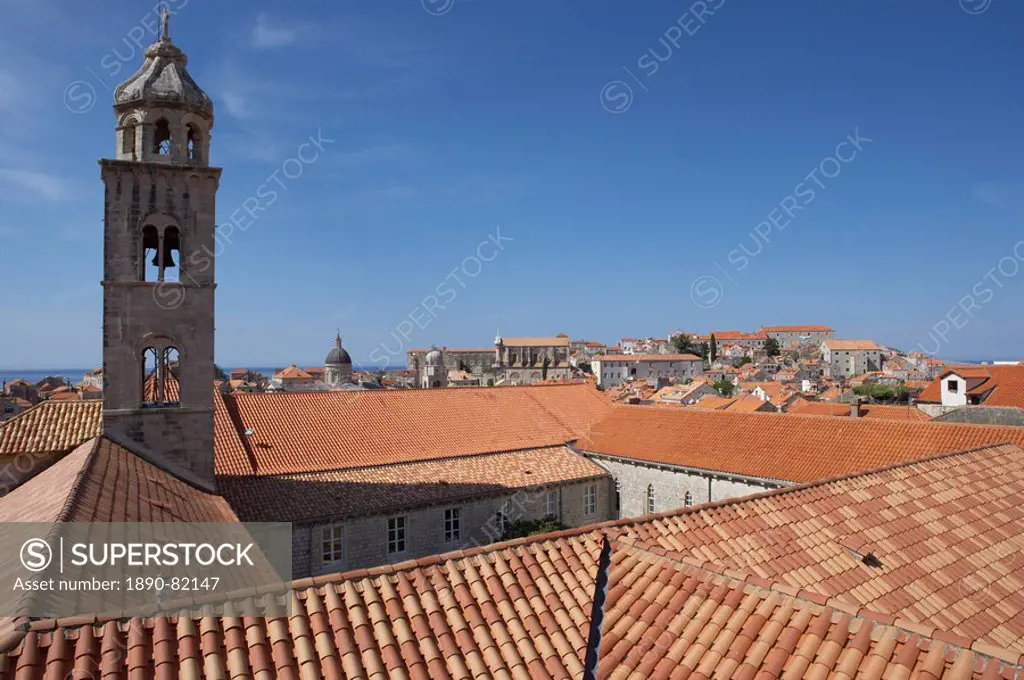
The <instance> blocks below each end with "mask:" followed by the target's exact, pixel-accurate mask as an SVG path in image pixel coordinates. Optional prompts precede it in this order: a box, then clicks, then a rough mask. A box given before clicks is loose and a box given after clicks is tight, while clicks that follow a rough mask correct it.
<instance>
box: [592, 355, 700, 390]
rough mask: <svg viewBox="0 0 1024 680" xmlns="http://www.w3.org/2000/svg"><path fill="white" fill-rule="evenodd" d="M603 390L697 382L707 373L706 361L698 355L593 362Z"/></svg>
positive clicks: (611, 358)
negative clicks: (629, 384)
mask: <svg viewBox="0 0 1024 680" xmlns="http://www.w3.org/2000/svg"><path fill="white" fill-rule="evenodd" d="M591 366H592V368H593V371H594V375H595V376H596V377H597V384H598V386H599V387H605V388H607V387H615V386H616V385H621V384H622V383H624V382H627V381H629V380H648V381H650V382H652V383H658V382H666V383H667V381H668V380H670V379H672V378H677V379H683V380H685V379H687V378H690V379H692V378H696V377H697V376H699V375H701V374H702V373H703V372H704V360H703V359H701V358H700V357H699V356H696V355H694V354H613V355H604V356H599V357H594V359H593V360H592V361H591Z"/></svg>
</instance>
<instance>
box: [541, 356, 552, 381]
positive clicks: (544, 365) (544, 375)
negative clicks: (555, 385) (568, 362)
mask: <svg viewBox="0 0 1024 680" xmlns="http://www.w3.org/2000/svg"><path fill="white" fill-rule="evenodd" d="M550 364H551V359H548V358H547V357H544V362H543V363H542V364H541V367H540V379H541V380H547V379H548V366H549V365H550Z"/></svg>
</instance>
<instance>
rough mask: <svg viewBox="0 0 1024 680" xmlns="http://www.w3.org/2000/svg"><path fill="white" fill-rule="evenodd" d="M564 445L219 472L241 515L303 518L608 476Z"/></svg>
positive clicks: (222, 486) (264, 518)
mask: <svg viewBox="0 0 1024 680" xmlns="http://www.w3.org/2000/svg"><path fill="white" fill-rule="evenodd" d="M606 476H607V472H606V471H605V470H603V469H602V468H600V467H598V466H597V465H595V464H594V463H592V462H591V461H589V460H587V459H586V458H583V457H582V456H579V455H577V454H576V453H573V452H572V451H571V450H569V449H568V448H566V447H564V446H554V447H546V448H540V449H528V450H524V451H510V452H506V453H496V454H489V455H482V456H467V457H464V458H461V459H460V460H459V461H458V462H457V463H453V461H452V460H451V459H439V460H430V461H423V462H418V463H407V464H398V465H384V466H379V467H372V468H359V469H350V470H339V471H333V472H318V473H311V474H299V475H285V476H274V477H258V476H242V477H227V476H222V477H220V478H218V480H217V485H218V489H219V490H220V491H221V493H223V494H224V496H225V497H226V498H227V499H228V500H229V501H230V502H231V506H232V507H233V508H234V509H235V510H236V511H237V512H238V513H239V515H240V516H241V517H242V518H243V520H244V521H251V522H269V521H273V522H280V521H289V522H300V521H313V520H316V519H328V518H333V519H337V518H342V517H348V516H354V515H368V514H375V513H381V512H385V511H387V510H391V509H395V508H413V507H419V506H423V505H433V504H436V503H439V502H456V501H458V500H459V499H464V498H474V497H480V496H491V495H495V494H502V493H508V492H509V491H510V490H515V489H529V488H535V487H542V486H544V485H548V484H555V483H562V482H569V481H584V480H587V479H595V478H600V477H606Z"/></svg>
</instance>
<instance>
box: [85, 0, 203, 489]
mask: <svg viewBox="0 0 1024 680" xmlns="http://www.w3.org/2000/svg"><path fill="white" fill-rule="evenodd" d="M168 23H169V16H168V13H167V12H166V10H165V12H164V15H163V21H162V30H161V36H160V38H159V39H158V40H157V41H156V42H155V43H153V44H152V45H150V46H149V47H148V48H147V49H146V52H145V62H144V63H143V64H142V66H141V67H140V68H139V70H138V71H136V73H135V74H134V75H132V76H131V77H130V78H129V79H128V80H126V81H125V82H123V83H121V85H119V86H118V87H117V89H116V90H115V91H114V113H115V115H116V117H117V129H116V144H117V146H116V150H115V151H116V153H115V156H114V159H113V160H109V159H103V160H101V161H100V170H101V177H102V180H103V184H104V189H105V196H104V218H103V222H104V224H103V230H104V234H103V431H104V434H107V435H109V436H111V437H114V438H120V439H121V440H124V439H126V438H127V439H130V440H133V441H135V442H138V443H139V444H142V445H143V447H145V448H146V449H148V450H149V451H150V452H152V453H153V454H156V455H157V456H159V457H161V458H163V459H164V460H166V461H167V462H168V463H170V464H173V465H174V466H176V467H178V468H185V469H187V470H188V471H190V472H191V473H193V475H194V476H196V477H198V478H199V479H201V480H202V481H204V482H208V483H209V484H211V485H212V484H213V481H214V476H213V389H214V386H213V380H214V364H213V348H214V345H213V338H214V322H213V320H214V289H215V288H216V283H215V278H214V271H215V269H214V259H215V258H214V253H215V252H216V247H215V231H214V230H215V201H216V195H217V187H218V184H219V181H220V173H221V170H220V168H214V167H210V165H209V159H210V131H211V129H212V128H213V103H212V101H211V100H210V98H209V97H208V96H207V95H206V93H205V92H203V91H202V90H201V89H200V88H199V86H198V85H196V83H195V81H194V80H192V77H191V76H190V75H189V73H188V71H187V69H186V66H187V64H188V58H187V57H186V56H185V53H184V52H182V51H181V50H180V49H178V47H177V46H176V45H174V44H173V42H172V41H171V37H170V31H169V27H168ZM118 436H119V437H118Z"/></svg>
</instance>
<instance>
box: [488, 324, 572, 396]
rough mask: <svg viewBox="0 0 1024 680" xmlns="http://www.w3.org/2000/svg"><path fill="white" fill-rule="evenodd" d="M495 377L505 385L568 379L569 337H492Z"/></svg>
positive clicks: (569, 369) (570, 373)
mask: <svg viewBox="0 0 1024 680" xmlns="http://www.w3.org/2000/svg"><path fill="white" fill-rule="evenodd" d="M494 347H495V350H496V357H495V360H496V362H497V374H498V380H499V381H500V382H503V383H504V384H507V385H532V384H534V383H539V382H541V381H543V380H545V379H547V380H551V379H555V380H568V379H569V378H570V377H571V375H572V368H571V366H570V364H569V338H567V337H563V336H558V337H552V338H503V337H501V336H500V335H499V336H498V337H497V338H495V340H494Z"/></svg>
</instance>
